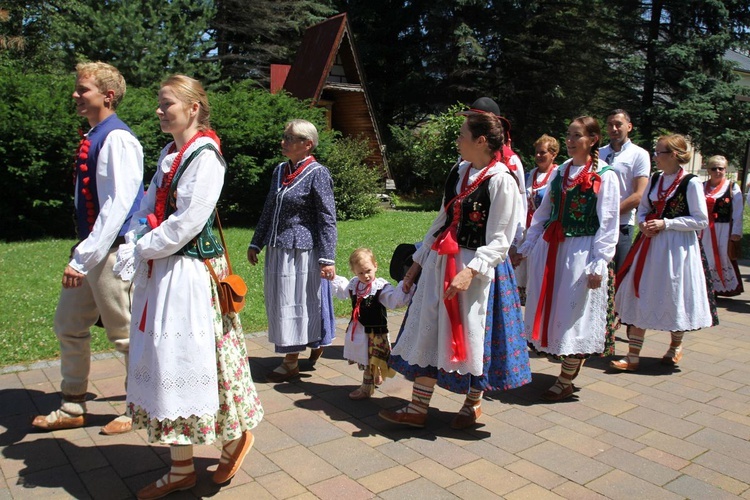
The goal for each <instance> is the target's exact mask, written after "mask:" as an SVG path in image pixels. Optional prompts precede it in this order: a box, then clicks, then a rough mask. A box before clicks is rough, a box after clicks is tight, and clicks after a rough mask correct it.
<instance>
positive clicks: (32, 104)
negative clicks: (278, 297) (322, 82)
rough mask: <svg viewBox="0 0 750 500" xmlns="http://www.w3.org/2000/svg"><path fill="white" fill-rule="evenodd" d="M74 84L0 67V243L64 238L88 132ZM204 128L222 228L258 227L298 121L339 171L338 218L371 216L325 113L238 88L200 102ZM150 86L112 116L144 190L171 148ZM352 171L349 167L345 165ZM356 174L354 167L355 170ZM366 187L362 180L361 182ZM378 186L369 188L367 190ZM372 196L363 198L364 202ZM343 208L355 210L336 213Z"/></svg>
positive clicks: (134, 91)
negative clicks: (131, 135) (76, 165)
mask: <svg viewBox="0 0 750 500" xmlns="http://www.w3.org/2000/svg"><path fill="white" fill-rule="evenodd" d="M73 84H74V76H73V74H72V73H71V74H70V75H46V74H33V73H26V72H25V71H24V69H23V68H21V67H20V66H19V65H17V64H15V63H12V62H2V63H0V96H2V98H0V168H2V170H1V173H2V175H1V176H0V189H2V193H3V196H2V197H0V227H2V228H3V230H2V234H1V235H0V239H3V240H17V239H36V238H41V237H72V236H73V234H74V233H73V222H72V205H73V203H72V199H73V155H74V153H75V148H76V145H77V143H78V140H79V135H78V130H79V129H83V130H85V129H86V128H87V124H86V123H85V121H84V120H82V119H81V118H80V117H78V116H76V114H75V110H74V106H73V100H72V98H71V93H72V90H73ZM209 101H210V103H211V107H212V110H211V121H212V125H213V127H214V128H215V129H216V131H217V133H218V134H219V136H220V137H221V139H222V147H223V151H224V155H225V157H226V159H227V162H228V165H229V169H228V172H227V177H226V181H225V187H224V192H223V193H222V199H221V201H220V209H221V210H222V214H223V219H224V220H225V221H226V222H227V223H228V224H231V225H239V226H251V225H254V224H255V222H256V221H257V218H258V216H259V214H260V210H261V209H262V204H263V202H264V200H265V196H266V193H267V192H268V186H269V182H270V172H271V171H272V169H273V167H274V166H275V165H276V164H277V163H278V162H279V161H281V160H283V158H282V157H281V154H280V139H281V135H282V131H283V127H284V124H285V123H286V122H287V121H288V120H290V119H292V118H304V119H307V120H310V121H311V122H313V123H315V124H316V126H318V130H319V131H321V133H320V136H321V137H320V145H319V147H318V150H317V151H316V156H317V157H318V158H319V159H320V160H321V162H323V163H324V164H325V163H326V160H327V159H328V157H329V156H331V160H332V161H334V162H335V163H336V165H334V166H338V165H342V166H341V167H340V168H337V169H334V168H333V167H332V170H336V171H337V172H339V173H337V172H334V174H333V175H334V182H335V183H336V184H337V186H339V187H342V189H344V191H345V192H348V191H350V190H352V191H354V192H355V196H353V197H350V196H343V195H342V200H341V204H340V205H341V206H340V208H339V210H340V214H339V216H340V218H342V219H346V218H351V217H354V218H357V217H361V216H363V214H368V215H369V214H370V213H372V212H373V211H374V209H373V208H372V207H370V205H368V204H367V203H365V205H366V206H363V207H361V208H358V207H351V206H350V205H351V203H359V201H358V200H363V199H365V198H358V197H357V196H358V195H356V192H357V191H358V190H359V191H362V190H372V189H375V188H374V187H373V183H372V181H369V180H368V181H366V182H359V181H353V180H352V179H359V180H361V179H362V176H361V175H360V174H361V173H356V172H354V173H352V172H350V169H349V167H347V165H348V163H347V161H348V160H346V159H345V158H344V157H345V156H346V155H345V153H344V154H343V157H342V151H344V152H345V151H347V150H351V152H352V154H353V157H358V155H359V153H358V152H357V151H358V150H357V149H356V148H353V146H352V145H353V143H344V144H343V145H342V146H339V147H337V148H332V146H333V144H334V140H335V133H334V132H331V131H325V116H324V111H323V110H322V109H318V108H311V107H310V106H309V103H306V102H302V101H299V100H297V99H294V98H292V97H290V96H288V95H286V94H276V95H274V94H270V93H268V92H267V91H266V90H265V89H263V88H260V87H258V86H257V85H254V84H253V83H252V82H245V83H242V84H238V85H234V86H232V87H230V88H229V90H228V91H226V92H220V93H215V92H209ZM156 105H157V100H156V85H155V86H154V88H151V89H138V88H129V89H128V91H127V94H126V95H125V99H124V100H123V102H122V104H121V105H120V107H119V108H118V114H119V115H120V117H121V118H122V119H123V120H124V121H125V122H126V123H127V124H128V125H129V126H130V127H131V128H132V129H133V131H134V132H135V133H136V135H138V138H139V140H140V141H141V144H142V145H143V150H144V157H145V159H144V161H145V170H146V172H145V179H144V180H145V183H146V184H148V182H149V180H150V179H151V176H152V175H153V173H154V171H155V168H156V161H157V159H158V155H159V152H160V151H161V148H162V147H163V146H164V145H165V144H166V143H167V142H169V140H170V137H169V136H168V135H167V134H163V133H162V132H161V131H160V129H159V124H158V120H157V119H156V115H155V110H156ZM354 162H355V163H357V162H358V160H355V161H354ZM359 164H361V162H360V163H359ZM365 177H367V176H365ZM376 184H377V183H376ZM371 192H372V191H368V193H371ZM347 200H355V201H351V202H350V203H349V206H348V208H347V207H346V206H345V204H346V203H347Z"/></svg>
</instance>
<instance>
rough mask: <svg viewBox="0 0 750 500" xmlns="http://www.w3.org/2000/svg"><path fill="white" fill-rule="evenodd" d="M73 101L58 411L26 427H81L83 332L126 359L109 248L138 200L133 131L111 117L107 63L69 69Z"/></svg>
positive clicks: (127, 425)
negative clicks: (75, 122) (72, 241)
mask: <svg viewBox="0 0 750 500" xmlns="http://www.w3.org/2000/svg"><path fill="white" fill-rule="evenodd" d="M75 85H76V86H75V90H74V92H73V100H74V101H75V103H76V112H77V113H78V114H79V115H80V116H83V117H85V118H86V119H87V120H88V122H89V125H90V126H91V129H90V130H89V132H88V133H87V134H86V135H85V136H84V138H83V139H82V140H81V143H80V145H79V146H78V151H77V153H76V161H75V178H76V187H75V189H76V191H75V208H76V210H75V214H76V229H77V233H78V240H79V242H78V244H77V245H76V246H75V247H74V248H73V250H72V252H71V257H70V262H69V263H68V265H67V266H66V267H65V270H64V271H63V276H62V286H63V288H62V291H61V293H60V300H59V302H58V304H57V311H56V312H55V323H54V328H55V334H56V335H57V338H58V339H59V341H60V355H61V359H60V370H61V372H62V382H61V391H62V404H61V405H60V408H59V409H57V410H55V411H53V412H52V413H50V414H49V415H39V416H37V417H36V418H35V419H34V421H33V425H34V427H36V428H38V429H42V430H59V429H71V428H75V427H82V426H83V425H84V414H85V413H86V402H85V399H86V393H87V391H88V380H89V371H90V368H91V332H90V328H91V327H92V326H94V324H95V323H96V321H97V319H98V318H101V321H102V323H103V325H104V329H105V330H106V332H107V338H108V339H109V341H110V342H112V343H113V344H114V347H115V349H117V350H118V351H119V352H121V353H123V354H124V355H125V364H126V366H127V355H128V346H129V332H130V297H129V285H130V284H129V283H128V282H125V281H122V280H121V279H120V278H119V277H117V276H116V275H115V273H114V272H113V271H112V268H113V266H114V263H115V257H116V253H117V247H118V246H119V244H120V243H124V235H125V232H126V231H127V229H128V226H129V224H130V218H131V216H132V214H133V213H134V211H135V210H136V209H138V205H140V200H141V198H142V197H143V150H142V148H141V144H140V143H139V142H138V139H137V138H136V137H135V135H134V134H133V132H132V131H131V130H130V129H129V128H128V126H127V125H125V124H124V123H123V122H122V120H120V119H119V118H118V117H117V115H116V114H115V108H116V107H117V105H118V104H119V103H120V101H121V100H122V97H123V95H124V94H125V79H124V78H123V77H122V75H121V74H120V72H119V71H117V69H116V68H114V67H112V66H110V65H109V64H105V63H101V62H96V63H82V64H79V65H78V66H76V84H75ZM131 423H132V422H131V420H130V418H129V417H127V416H120V417H117V418H116V419H115V420H113V421H112V422H110V423H109V424H107V425H106V426H105V427H103V428H102V432H103V433H104V434H119V433H122V432H128V431H129V430H130V429H131Z"/></svg>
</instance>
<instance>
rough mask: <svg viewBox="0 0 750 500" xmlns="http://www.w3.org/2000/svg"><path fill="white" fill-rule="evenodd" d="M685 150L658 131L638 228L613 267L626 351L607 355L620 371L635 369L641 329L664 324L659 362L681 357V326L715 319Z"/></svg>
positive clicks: (701, 201) (702, 209)
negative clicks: (666, 340)
mask: <svg viewBox="0 0 750 500" xmlns="http://www.w3.org/2000/svg"><path fill="white" fill-rule="evenodd" d="M691 157H692V152H691V151H690V149H689V146H688V142H687V140H686V139H685V138H684V137H683V136H681V135H679V134H673V135H663V136H661V137H659V139H658V140H657V142H656V148H655V149H654V158H655V159H656V167H657V168H658V169H659V172H656V173H655V174H654V175H652V176H651V179H650V180H649V182H648V185H647V186H646V191H645V194H644V196H643V198H641V203H640V205H639V206H638V214H637V221H638V227H639V229H640V234H639V235H638V238H636V240H635V242H634V243H633V247H632V248H631V249H630V251H629V252H628V255H627V257H626V258H625V262H624V264H623V268H622V269H620V270H619V271H618V273H617V297H616V305H617V312H618V314H619V315H620V321H621V322H622V323H623V324H625V325H632V326H631V327H630V328H628V354H627V356H625V357H624V358H622V359H620V360H616V361H612V362H611V363H610V366H611V367H612V368H614V369H616V370H621V371H631V372H632V371H636V370H638V368H639V364H640V352H641V347H643V338H644V336H645V335H646V329H653V330H666V331H669V332H670V335H671V342H670V344H669V349H668V350H667V352H666V354H664V356H663V357H662V359H661V362H662V364H665V365H669V366H674V365H676V364H677V363H679V362H680V360H681V359H682V337H683V335H684V333H685V332H686V331H690V330H698V329H701V328H705V327H709V326H712V325H713V324H718V318H717V317H716V306H715V304H714V303H713V301H714V297H713V290H712V287H711V284H710V281H709V280H708V279H707V277H706V276H707V274H706V270H705V265H706V262H705V258H703V257H702V255H701V254H702V253H703V252H702V250H701V243H700V241H699V239H698V232H699V231H701V230H703V229H705V228H706V227H708V209H707V207H706V197H705V196H704V193H703V184H702V183H701V181H700V179H698V177H696V176H695V175H693V174H687V173H686V172H685V170H684V169H683V168H682V165H684V164H685V163H688V162H689V161H690V158H691Z"/></svg>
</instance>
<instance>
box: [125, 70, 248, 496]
mask: <svg viewBox="0 0 750 500" xmlns="http://www.w3.org/2000/svg"><path fill="white" fill-rule="evenodd" d="M156 114H157V116H158V117H159V121H160V125H161V129H162V131H164V132H167V133H170V134H172V137H173V138H174V141H173V142H171V143H169V144H168V145H167V146H166V147H165V148H164V149H163V150H162V152H161V156H160V159H159V163H158V168H157V172H156V174H155V176H154V178H153V181H152V182H151V185H150V186H149V189H148V192H147V194H146V197H145V198H144V200H143V203H142V204H141V209H140V211H139V212H138V213H137V214H136V215H135V216H134V217H133V221H136V223H135V224H132V225H131V231H130V232H129V233H128V235H127V240H128V243H127V245H128V246H127V247H124V248H121V249H120V253H121V254H122V255H121V260H123V259H125V257H127V254H128V248H129V250H130V251H131V252H134V255H133V261H134V267H135V270H134V274H135V275H134V277H133V282H134V291H133V307H132V311H133V312H132V317H133V319H132V323H131V329H130V339H131V340H130V349H131V351H130V364H129V373H131V377H130V379H129V381H128V395H127V404H128V411H129V413H130V414H131V415H132V417H133V426H134V428H146V430H147V432H148V438H149V441H150V442H152V443H160V444H167V445H169V446H170V456H171V458H172V466H171V468H170V470H169V471H168V472H167V473H166V474H165V475H164V476H162V477H161V478H160V479H158V480H157V481H156V482H154V483H152V484H150V485H148V486H146V487H145V488H143V489H141V490H140V491H139V492H138V498H139V499H142V500H145V499H154V498H161V497H163V496H166V495H168V494H169V493H171V492H173V491H178V490H186V489H189V488H192V487H193V486H194V485H195V482H196V474H195V469H194V465H193V445H194V444H209V443H212V442H214V441H216V440H220V441H222V442H223V443H224V446H223V450H222V455H221V459H220V461H219V466H218V468H217V470H216V472H215V473H214V474H213V481H214V482H215V483H217V484H222V483H225V482H227V481H229V480H230V479H231V478H232V477H233V476H234V474H235V473H236V472H237V470H239V467H240V466H241V464H242V461H243V459H244V458H245V455H246V454H247V453H248V451H249V450H250V448H251V446H252V444H253V440H254V437H253V434H252V433H251V432H250V429H252V428H254V427H255V426H256V425H258V423H259V422H260V420H261V418H262V417H263V409H262V407H261V404H260V401H259V399H258V395H257V393H256V391H255V386H254V384H253V380H252V378H251V375H250V368H249V366H248V362H247V352H246V347H245V342H244V338H243V335H242V326H241V325H240V318H239V315H237V314H235V313H229V314H222V313H221V310H220V306H219V300H218V292H217V286H216V283H215V282H214V281H213V280H212V278H211V275H210V272H209V269H208V266H209V265H211V266H212V267H213V268H214V271H215V272H216V274H217V275H218V276H219V277H220V278H221V277H223V276H225V275H226V274H227V265H226V258H225V256H224V252H225V249H223V248H222V247H221V245H220V244H219V242H218V241H217V240H216V238H215V237H214V234H213V232H212V229H211V226H212V223H213V219H214V211H215V208H216V202H217V200H218V199H219V195H220V194H221V189H222V186H223V183H224V174H225V171H226V164H225V162H224V159H223V157H222V156H221V153H220V151H221V148H220V144H219V138H218V137H217V136H216V134H215V133H214V131H213V130H211V128H210V123H209V105H208V100H207V97H206V93H205V91H204V90H203V87H202V86H201V85H200V83H199V82H198V81H197V80H194V79H192V78H189V77H186V76H182V75H175V76H172V77H170V78H168V79H167V80H166V81H165V82H164V83H163V84H162V86H161V89H160V90H159V107H158V108H157V110H156ZM139 219H141V220H144V219H145V220H146V221H147V227H146V228H143V227H142V226H140V227H139V226H138V225H137V223H138V221H139ZM133 247H134V248H133Z"/></svg>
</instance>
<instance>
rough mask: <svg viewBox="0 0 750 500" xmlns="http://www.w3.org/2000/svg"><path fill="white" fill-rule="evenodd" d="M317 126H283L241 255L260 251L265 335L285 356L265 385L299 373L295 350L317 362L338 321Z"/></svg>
mask: <svg viewBox="0 0 750 500" xmlns="http://www.w3.org/2000/svg"><path fill="white" fill-rule="evenodd" d="M317 146H318V130H317V129H316V128H315V125H313V124H312V123H310V122H309V121H307V120H291V121H290V122H288V123H287V124H286V126H285V127H284V134H283V136H282V138H281V152H282V154H283V155H284V156H286V157H287V158H288V159H289V161H285V162H283V163H280V164H279V165H277V166H276V169H275V170H274V171H273V174H272V176H271V187H270V189H269V192H268V196H267V197H266V203H265V205H264V206H263V212H262V213H261V216H260V219H259V220H258V224H257V225H256V228H255V233H254V234H253V239H252V241H251V242H250V246H249V247H248V249H247V259H248V261H249V262H250V264H252V265H256V264H257V263H258V260H259V259H258V255H259V254H260V252H261V250H262V249H263V248H264V247H265V248H266V258H265V262H264V267H263V272H264V279H263V291H264V295H265V302H266V314H267V316H268V340H269V341H270V342H271V343H273V344H274V346H275V347H274V350H275V352H277V353H279V354H284V359H283V361H282V362H281V364H280V365H279V366H278V367H276V368H275V369H274V370H273V371H272V372H270V373H268V374H267V375H266V380H268V381H269V382H285V381H288V380H291V379H293V378H296V377H299V364H298V360H299V355H300V353H301V352H304V351H305V350H307V348H308V347H309V348H310V349H311V353H310V360H311V361H312V363H315V362H316V361H317V360H318V358H320V356H321V355H322V353H323V347H325V346H328V345H330V344H331V342H333V338H334V334H335V329H336V325H335V322H334V316H333V296H332V294H331V285H330V281H331V280H332V279H333V278H334V277H335V276H336V267H335V265H334V264H335V261H336V241H337V234H338V233H337V232H336V204H335V203H334V199H333V180H332V179H331V174H330V172H329V171H328V169H327V168H326V167H325V166H323V165H321V164H320V163H318V161H317V160H316V159H315V157H314V156H313V154H312V152H313V150H314V149H315V148H316V147H317Z"/></svg>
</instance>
